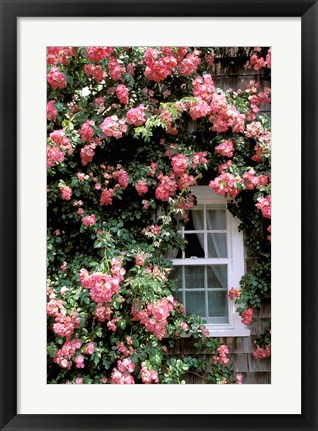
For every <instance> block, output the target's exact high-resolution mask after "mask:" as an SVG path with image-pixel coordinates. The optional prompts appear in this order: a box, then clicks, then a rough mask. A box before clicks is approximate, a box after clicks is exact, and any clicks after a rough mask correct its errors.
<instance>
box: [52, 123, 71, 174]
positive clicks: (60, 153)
mask: <svg viewBox="0 0 318 431" xmlns="http://www.w3.org/2000/svg"><path fill="white" fill-rule="evenodd" d="M50 139H51V141H52V144H51V145H47V167H48V168H52V167H53V166H54V165H55V164H58V163H61V162H62V161H63V160H64V157H65V152H67V153H68V154H72V153H73V148H72V146H71V144H70V140H69V139H68V137H67V136H65V131H64V130H63V129H61V130H54V132H52V133H50Z"/></svg>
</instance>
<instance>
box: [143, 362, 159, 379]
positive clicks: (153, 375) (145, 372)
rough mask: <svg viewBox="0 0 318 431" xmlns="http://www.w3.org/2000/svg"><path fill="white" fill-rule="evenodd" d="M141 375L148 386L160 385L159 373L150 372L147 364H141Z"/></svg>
mask: <svg viewBox="0 0 318 431" xmlns="http://www.w3.org/2000/svg"><path fill="white" fill-rule="evenodd" d="M140 375H141V380H142V381H143V383H145V384H146V385H151V384H152V382H154V383H159V377H158V372H157V371H155V370H150V369H149V368H148V367H147V364H146V362H142V363H141V369H140Z"/></svg>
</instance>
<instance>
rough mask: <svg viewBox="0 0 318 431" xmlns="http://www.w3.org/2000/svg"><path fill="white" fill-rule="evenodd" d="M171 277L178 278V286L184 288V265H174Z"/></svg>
mask: <svg viewBox="0 0 318 431" xmlns="http://www.w3.org/2000/svg"><path fill="white" fill-rule="evenodd" d="M170 278H171V279H174V280H176V284H177V286H178V288H179V289H182V266H174V267H173V269H172V271H171V275H170Z"/></svg>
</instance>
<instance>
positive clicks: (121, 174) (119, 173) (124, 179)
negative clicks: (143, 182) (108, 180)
mask: <svg viewBox="0 0 318 431" xmlns="http://www.w3.org/2000/svg"><path fill="white" fill-rule="evenodd" d="M113 178H114V179H115V180H116V181H118V184H119V186H118V185H115V188H120V189H121V190H125V189H126V188H127V186H128V184H129V181H130V180H129V175H128V173H127V172H126V171H125V170H124V169H119V170H116V171H115V172H114V173H113Z"/></svg>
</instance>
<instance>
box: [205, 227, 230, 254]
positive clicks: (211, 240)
mask: <svg viewBox="0 0 318 431" xmlns="http://www.w3.org/2000/svg"><path fill="white" fill-rule="evenodd" d="M207 237H208V238H207V239H208V257H227V245H226V233H208V234H207Z"/></svg>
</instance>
